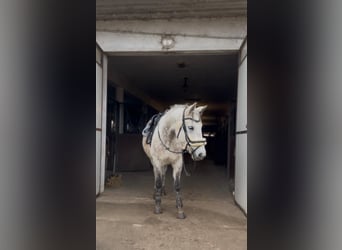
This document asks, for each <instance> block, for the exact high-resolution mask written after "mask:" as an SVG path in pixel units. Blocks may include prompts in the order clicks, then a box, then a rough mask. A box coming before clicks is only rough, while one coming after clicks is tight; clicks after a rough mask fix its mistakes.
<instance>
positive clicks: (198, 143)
mask: <svg viewBox="0 0 342 250" xmlns="http://www.w3.org/2000/svg"><path fill="white" fill-rule="evenodd" d="M186 108H187V107H185V108H184V110H183V116H182V125H181V126H180V128H179V130H178V133H177V139H178V137H179V134H180V132H181V130H182V128H183V131H184V135H185V140H186V146H185V148H184V149H183V150H182V151H174V150H171V149H170V147H168V146H166V145H165V143H164V142H163V140H162V139H161V136H160V132H159V124H158V137H159V140H160V142H161V144H162V145H163V146H164V148H165V149H166V150H167V151H169V152H171V153H175V154H183V153H184V152H186V151H187V148H188V147H190V149H191V155H193V153H194V152H195V151H196V150H197V149H199V148H200V147H201V146H204V145H206V144H207V140H206V139H204V140H198V141H194V140H191V139H190V137H189V134H188V131H187V130H186V126H185V121H186V120H191V121H193V122H200V121H201V120H200V119H198V120H195V119H193V118H191V117H187V118H185V110H186ZM194 147H195V149H194Z"/></svg>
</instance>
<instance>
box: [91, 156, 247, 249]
mask: <svg viewBox="0 0 342 250" xmlns="http://www.w3.org/2000/svg"><path fill="white" fill-rule="evenodd" d="M191 167H192V168H191ZM188 168H189V167H188ZM190 168H191V169H194V168H193V166H190ZM194 171H195V172H194V173H193V174H192V175H191V176H189V177H188V176H185V174H184V172H183V174H182V182H181V183H182V196H183V204H184V212H185V213H186V215H187V218H186V219H185V220H179V219H176V211H177V210H176V207H175V195H174V192H173V180H172V175H171V172H172V171H171V169H169V170H168V172H167V179H166V192H167V195H166V196H163V198H162V208H163V213H162V214H159V215H156V214H154V213H153V208H154V201H153V200H152V193H153V180H154V178H153V172H152V169H151V171H148V172H130V173H122V183H121V185H120V186H119V187H112V188H106V190H105V192H104V193H103V194H102V195H101V196H100V197H98V198H97V200H96V249H99V250H100V249H119V250H121V249H140V250H141V249H145V250H150V249H151V250H154V249H177V250H178V249H179V250H182V249H187V250H191V249H195V250H200V249H231V250H240V249H247V219H246V217H245V215H244V214H243V213H242V212H241V211H240V209H239V208H238V207H237V206H236V205H235V204H234V201H233V197H232V196H231V194H230V192H229V187H228V180H227V178H226V177H225V168H223V167H220V166H215V165H214V164H212V163H211V162H210V161H202V162H198V163H197V166H196V169H195V170H194Z"/></svg>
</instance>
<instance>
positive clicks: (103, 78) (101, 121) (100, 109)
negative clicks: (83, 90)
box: [96, 46, 107, 195]
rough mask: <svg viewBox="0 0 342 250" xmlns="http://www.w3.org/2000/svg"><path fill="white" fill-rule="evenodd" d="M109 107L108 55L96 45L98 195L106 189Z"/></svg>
mask: <svg viewBox="0 0 342 250" xmlns="http://www.w3.org/2000/svg"><path fill="white" fill-rule="evenodd" d="M106 108H107V57H106V56H105V55H104V54H103V53H102V51H101V50H100V48H99V47H98V46H96V195H98V194H100V193H101V192H103V191H104V178H105V148H106Z"/></svg>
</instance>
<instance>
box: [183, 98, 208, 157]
mask: <svg viewBox="0 0 342 250" xmlns="http://www.w3.org/2000/svg"><path fill="white" fill-rule="evenodd" d="M196 105H197V103H194V104H192V105H190V106H188V107H186V108H185V109H184V112H183V130H184V133H185V139H186V142H187V146H186V150H187V151H188V153H189V154H190V155H191V157H192V159H193V160H194V161H199V160H203V159H204V158H205V157H206V150H205V145H206V139H205V138H204V137H203V134H202V119H201V117H202V114H203V112H204V110H205V109H206V108H207V106H206V105H205V106H199V107H196Z"/></svg>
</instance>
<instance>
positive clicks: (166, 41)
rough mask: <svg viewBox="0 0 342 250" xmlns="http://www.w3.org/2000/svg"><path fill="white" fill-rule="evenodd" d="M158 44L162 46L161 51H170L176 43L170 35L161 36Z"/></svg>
mask: <svg viewBox="0 0 342 250" xmlns="http://www.w3.org/2000/svg"><path fill="white" fill-rule="evenodd" d="M160 43H161V45H162V49H171V48H173V47H174V46H175V44H176V41H175V39H174V38H173V37H172V36H171V35H163V36H162V37H161V40H160Z"/></svg>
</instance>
